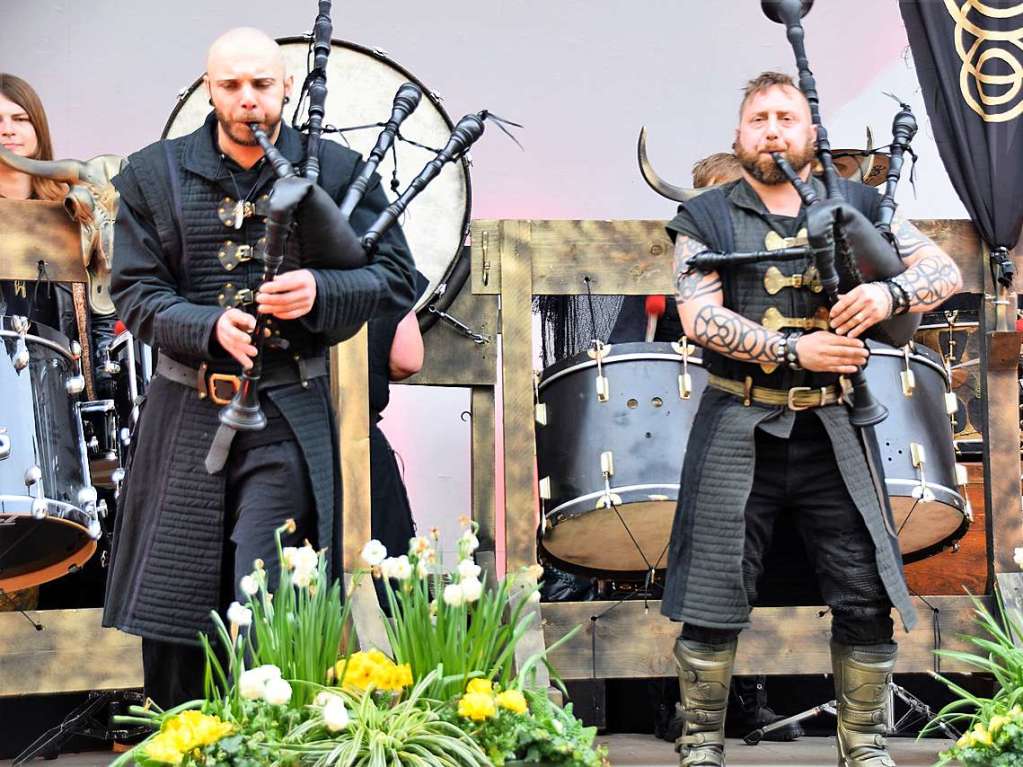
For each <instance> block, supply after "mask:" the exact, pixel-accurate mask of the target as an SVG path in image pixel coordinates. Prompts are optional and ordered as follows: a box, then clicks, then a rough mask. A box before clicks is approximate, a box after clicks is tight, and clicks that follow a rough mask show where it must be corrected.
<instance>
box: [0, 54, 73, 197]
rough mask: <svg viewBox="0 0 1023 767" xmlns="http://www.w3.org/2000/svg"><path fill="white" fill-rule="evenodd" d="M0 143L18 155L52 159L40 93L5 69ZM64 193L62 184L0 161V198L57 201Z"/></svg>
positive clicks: (0, 101) (0, 77) (1, 81)
mask: <svg viewBox="0 0 1023 767" xmlns="http://www.w3.org/2000/svg"><path fill="white" fill-rule="evenodd" d="M0 145H3V147H4V148H5V149H7V150H9V151H11V152H13V153H14V154H16V155H19V156H20V157H28V158H30V159H33V160H52V159H53V142H52V140H51V139H50V125H49V122H48V121H47V119H46V111H45V110H44V109H43V103H42V101H40V100H39V94H37V93H36V92H35V89H33V88H32V86H31V85H29V84H28V83H27V82H25V81H24V80H22V79H21V78H20V77H15V76H14V75H11V74H7V73H6V72H0ZM66 193H67V186H66V185H65V184H62V183H60V182H58V181H52V180H50V179H46V178H37V177H35V176H29V175H27V174H25V173H22V172H20V171H17V170H14V169H13V168H8V167H7V166H6V165H3V164H0V197H7V198H9V199H13V200H30V199H32V200H54V201H59V200H62V199H63V198H64V195H65V194H66Z"/></svg>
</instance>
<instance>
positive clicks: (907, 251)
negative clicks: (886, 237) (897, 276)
mask: <svg viewBox="0 0 1023 767" xmlns="http://www.w3.org/2000/svg"><path fill="white" fill-rule="evenodd" d="M892 234H893V235H895V242H896V243H897V244H898V246H899V255H900V256H902V257H903V258H906V257H907V256H911V255H913V254H914V253H916V252H917V251H918V250H920V248H926V247H927V246H928V245H931V246H933V247H938V246H937V245H935V244H934V240H932V239H931V238H930V237H928V236H927V235H926V234H924V233H923V232H921V231H920V230H919V229H917V228H916V227H915V226H913V224H912V223H910V221H909V219H908V218H906V217H905V216H903V215H902V214H901V213H898V212H896V214H895V216H894V217H893V218H892Z"/></svg>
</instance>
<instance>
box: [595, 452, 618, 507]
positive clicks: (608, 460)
mask: <svg viewBox="0 0 1023 767" xmlns="http://www.w3.org/2000/svg"><path fill="white" fill-rule="evenodd" d="M600 473H601V474H603V475H604V494H603V495H602V496H600V498H598V499H597V506H596V508H598V509H607V508H610V507H612V506H621V505H622V498H621V496H619V495H616V494H615V493H612V492H611V477H613V476H614V475H615V456H614V453H613V452H612V451H610V450H605V451H604V452H603V453H601V454H600Z"/></svg>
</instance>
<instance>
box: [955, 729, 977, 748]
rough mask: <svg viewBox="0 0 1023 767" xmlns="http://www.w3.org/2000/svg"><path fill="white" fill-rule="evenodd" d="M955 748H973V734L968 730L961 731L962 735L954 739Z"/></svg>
mask: <svg viewBox="0 0 1023 767" xmlns="http://www.w3.org/2000/svg"><path fill="white" fill-rule="evenodd" d="M956 748H973V734H972V733H970V732H965V733H963V735H962V737H960V738H959V740H957V741H956Z"/></svg>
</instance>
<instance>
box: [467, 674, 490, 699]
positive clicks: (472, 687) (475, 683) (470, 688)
mask: <svg viewBox="0 0 1023 767" xmlns="http://www.w3.org/2000/svg"><path fill="white" fill-rule="evenodd" d="M465 691H466V692H469V693H478V694H485V695H490V694H492V693H493V692H494V684H493V682H491V681H490V680H489V679H481V678H479V677H477V678H476V679H470V680H469V684H467V685H466V686H465Z"/></svg>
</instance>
